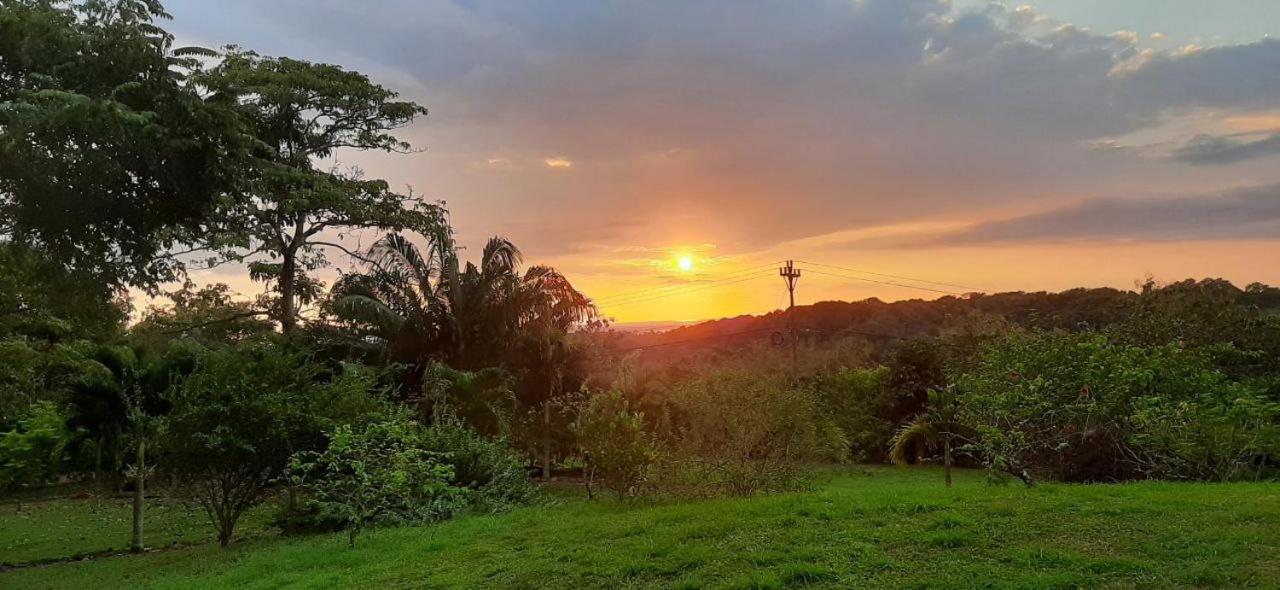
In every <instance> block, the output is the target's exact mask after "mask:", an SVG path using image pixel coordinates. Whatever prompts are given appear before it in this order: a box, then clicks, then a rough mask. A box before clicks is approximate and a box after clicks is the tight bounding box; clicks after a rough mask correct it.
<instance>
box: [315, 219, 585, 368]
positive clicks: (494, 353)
mask: <svg viewBox="0 0 1280 590" xmlns="http://www.w3.org/2000/svg"><path fill="white" fill-rule="evenodd" d="M425 237H426V243H425V244H424V247H423V248H421V249H420V248H419V247H417V246H415V245H414V244H413V243H412V242H411V241H410V240H409V239H408V238H407V237H405V236H404V235H400V234H390V235H387V236H385V237H383V238H382V239H380V240H378V242H376V243H375V244H374V245H373V246H372V247H371V248H370V250H369V252H368V255H367V256H366V258H367V260H368V269H367V271H366V272H365V273H363V274H351V275H347V276H345V277H343V279H342V280H341V281H340V282H339V283H338V284H337V285H335V288H334V311H335V312H336V313H337V314H338V316H339V317H341V318H345V319H347V320H348V321H351V322H354V323H356V324H357V325H358V326H360V327H361V328H363V329H364V330H366V331H367V333H368V334H369V335H371V336H374V337H376V338H379V339H381V340H383V341H384V342H386V343H387V347H388V349H389V350H390V351H393V352H394V353H395V354H396V356H395V357H394V358H395V359H396V360H404V361H421V360H423V359H427V358H438V359H441V360H444V361H446V362H448V363H449V364H450V365H451V366H454V367H458V368H462V369H479V368H483V367H491V366H497V365H501V364H503V363H505V362H509V361H510V360H511V353H512V351H513V349H512V347H511V346H510V345H509V343H510V342H512V341H513V340H514V339H515V338H516V337H517V334H518V333H519V332H522V331H527V330H528V329H531V328H533V327H535V326H538V327H547V328H551V329H555V330H559V331H561V332H567V331H569V330H570V329H573V328H575V327H582V326H586V325H589V324H591V323H592V322H596V321H598V319H599V312H598V311H597V310H596V308H595V305H594V304H593V303H592V302H591V300H590V299H589V298H587V297H586V296H585V295H583V294H582V293H581V292H579V291H578V290H577V289H575V288H574V287H573V285H572V284H571V283H570V282H569V280H568V279H567V278H565V276H564V275H562V274H560V273H559V272H557V271H556V270H555V269H553V268H550V267H546V266H534V267H531V268H529V269H528V270H527V271H525V272H524V273H523V274H521V273H520V262H521V258H522V257H521V254H520V250H519V249H518V248H516V246H515V245H514V244H512V243H511V242H510V241H509V240H506V239H505V238H502V237H494V238H491V239H490V240H489V241H488V243H486V244H485V247H484V250H483V251H482V252H481V256H480V260H479V264H478V265H477V264H473V263H470V262H468V263H467V264H466V266H465V267H460V266H459V265H460V262H459V259H458V252H457V245H456V244H455V243H454V241H453V236H452V233H451V231H449V229H448V227H447V226H440V227H437V228H435V231H432V232H429V233H427V234H426V235H425Z"/></svg>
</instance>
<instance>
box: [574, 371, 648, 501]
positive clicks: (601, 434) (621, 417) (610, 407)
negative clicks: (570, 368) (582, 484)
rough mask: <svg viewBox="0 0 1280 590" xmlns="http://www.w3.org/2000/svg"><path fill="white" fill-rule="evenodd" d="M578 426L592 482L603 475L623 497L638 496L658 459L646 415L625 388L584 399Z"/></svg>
mask: <svg viewBox="0 0 1280 590" xmlns="http://www.w3.org/2000/svg"><path fill="white" fill-rule="evenodd" d="M574 426H575V428H574V435H575V436H576V437H577V439H578V446H579V447H580V448H581V449H582V452H583V454H584V455H585V458H586V462H587V471H588V474H587V481H588V486H590V485H591V481H592V480H593V479H594V478H595V476H596V475H599V476H600V479H601V480H602V481H603V483H604V486H605V487H606V488H607V489H609V490H611V491H613V493H614V494H615V495H616V496H617V497H618V499H619V500H625V499H629V498H634V497H636V496H637V495H638V494H639V493H640V491H641V486H642V485H643V484H644V483H645V481H646V480H647V479H648V478H649V470H650V468H651V467H652V466H653V463H654V462H655V460H656V459H657V449H656V448H655V446H654V443H653V441H652V440H650V434H649V433H647V432H645V429H644V415H643V414H641V413H639V412H636V411H633V410H632V409H631V406H630V404H629V403H628V402H627V399H626V398H625V397H623V395H622V393H621V392H618V391H610V392H607V393H597V394H594V395H589V396H588V397H587V398H586V399H585V400H584V403H583V405H582V407H581V408H580V409H579V411H578V419H577V421H576V423H575V425H574ZM588 489H589V488H588Z"/></svg>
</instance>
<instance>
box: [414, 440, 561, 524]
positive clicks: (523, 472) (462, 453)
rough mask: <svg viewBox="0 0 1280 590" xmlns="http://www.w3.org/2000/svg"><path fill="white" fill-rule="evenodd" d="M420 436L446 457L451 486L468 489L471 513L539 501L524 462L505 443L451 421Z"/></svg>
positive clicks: (424, 445)
mask: <svg viewBox="0 0 1280 590" xmlns="http://www.w3.org/2000/svg"><path fill="white" fill-rule="evenodd" d="M418 436H419V437H420V439H421V444H422V447H423V448H424V449H425V450H427V451H429V452H432V453H438V454H440V455H441V456H443V457H446V462H447V463H448V464H449V466H450V467H451V468H452V470H453V476H452V478H451V479H450V480H449V483H450V485H452V486H454V487H457V488H462V489H466V490H469V493H468V494H467V496H466V498H467V501H468V506H469V508H470V509H471V510H474V511H477V512H501V511H505V510H508V509H510V508H513V507H516V506H520V505H524V504H529V503H531V502H533V501H534V500H535V499H537V497H538V488H537V486H535V485H534V484H533V482H531V481H529V472H528V469H526V468H525V462H524V461H523V459H522V458H521V457H520V456H519V455H517V454H515V453H513V452H512V450H511V448H510V447H509V446H507V443H506V440H504V439H500V438H498V439H494V438H488V437H485V436H483V435H481V434H480V433H478V432H476V431H475V430H473V429H471V428H469V427H468V426H466V425H465V424H463V423H460V422H458V421H456V420H451V419H445V420H441V421H438V422H436V423H434V424H432V425H430V426H428V427H425V428H423V429H421V432H420V433H419V434H418Z"/></svg>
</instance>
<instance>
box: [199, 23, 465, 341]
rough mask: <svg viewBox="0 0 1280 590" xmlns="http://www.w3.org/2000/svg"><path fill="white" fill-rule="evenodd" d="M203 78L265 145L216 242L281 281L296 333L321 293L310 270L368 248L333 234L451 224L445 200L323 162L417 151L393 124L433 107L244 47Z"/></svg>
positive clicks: (344, 74) (287, 319)
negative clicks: (412, 194)
mask: <svg viewBox="0 0 1280 590" xmlns="http://www.w3.org/2000/svg"><path fill="white" fill-rule="evenodd" d="M195 79H196V80H197V82H198V83H199V84H200V86H201V87H203V88H206V89H207V90H208V92H209V93H210V99H209V100H210V101H212V102H215V103H217V104H219V105H223V106H225V107H226V108H229V109H232V110H234V111H235V112H236V113H238V114H239V116H240V117H241V118H242V119H243V120H245V121H247V124H248V126H249V128H250V130H251V133H252V135H253V137H254V138H255V140H256V141H257V142H258V144H259V145H260V146H261V149H260V150H258V152H257V153H256V154H255V158H254V160H253V162H252V172H251V177H250V178H249V179H247V181H246V182H244V183H243V184H242V185H241V186H239V187H238V190H237V194H236V198H235V199H234V200H233V202H232V203H231V204H230V205H229V206H228V207H226V208H224V209H223V210H222V211H221V212H220V226H219V229H220V232H218V233H217V234H216V235H217V242H218V243H217V244H216V245H219V246H222V250H223V251H224V252H225V253H227V254H228V255H229V256H231V257H232V258H233V259H237V260H247V261H249V263H250V265H249V266H250V272H251V273H252V275H253V276H254V278H256V279H259V280H264V281H270V282H271V283H272V284H273V286H274V290H275V292H276V294H277V295H278V298H277V301H276V302H275V303H274V305H273V306H272V307H271V312H272V316H273V317H274V318H275V319H276V320H277V321H278V322H280V326H281V328H282V329H283V330H284V331H285V332H286V333H289V332H292V331H293V329H294V328H295V327H296V326H297V321H298V309H299V306H300V305H305V304H307V303H310V302H311V301H312V300H314V299H315V298H316V296H318V295H319V293H320V291H319V289H320V285H319V283H317V282H315V281H314V279H312V278H311V277H310V276H309V275H308V272H309V271H311V270H314V269H316V268H320V267H322V266H324V265H326V264H327V261H326V258H325V251H326V249H337V250H340V251H343V252H346V253H348V254H351V255H355V256H358V254H356V253H355V252H351V251H350V250H348V249H347V248H346V247H345V246H343V245H342V244H340V243H337V242H335V241H331V236H330V235H329V233H336V234H337V237H339V238H340V237H341V236H342V234H343V233H344V232H350V231H355V230H364V229H377V230H382V231H400V230H404V229H410V230H415V231H421V232H428V231H430V230H431V229H432V228H434V227H435V226H437V225H438V224H440V223H442V222H443V221H442V213H441V211H440V208H439V207H438V206H435V205H430V204H424V203H420V202H413V200H412V199H411V198H407V197H404V196H402V195H399V194H396V193H394V192H392V191H391V190H389V187H388V186H387V183H386V182H384V181H382V180H365V179H363V178H362V177H361V175H360V174H359V173H358V172H354V173H341V172H339V171H337V170H336V169H331V170H321V169H320V168H319V167H318V160H320V159H325V158H330V157H333V156H335V155H337V152H338V150H381V151H388V152H407V151H408V150H409V149H410V146H409V144H408V143H406V142H404V141H401V140H400V139H398V138H396V136H395V135H394V134H393V133H392V132H393V131H394V130H396V129H398V128H400V127H403V126H405V125H407V124H409V123H411V122H412V121H413V120H414V119H415V118H416V117H418V116H420V115H425V114H426V112H427V111H426V109H425V108H423V107H421V106H419V105H417V104H415V103H413V102H409V101H401V100H397V94H396V93H395V92H392V91H391V90H388V89H386V88H384V87H382V86H380V85H378V84H375V83H373V82H372V81H370V80H369V78H368V77H366V76H364V75H363V74H360V73H358V72H352V71H347V70H344V69H342V68H340V67H338V66H334V65H328V64H313V63H309V62H306V61H301V60H295V59H289V58H272V57H263V56H260V55H258V54H256V53H254V52H252V51H244V50H240V49H238V48H235V47H231V48H229V49H228V51H227V53H226V54H225V55H224V56H222V59H221V61H220V62H219V63H218V64H217V65H216V66H214V67H211V68H209V69H207V70H205V71H202V72H200V73H199V74H198V75H197V76H195ZM260 256H262V257H265V259H261V258H259V257H260Z"/></svg>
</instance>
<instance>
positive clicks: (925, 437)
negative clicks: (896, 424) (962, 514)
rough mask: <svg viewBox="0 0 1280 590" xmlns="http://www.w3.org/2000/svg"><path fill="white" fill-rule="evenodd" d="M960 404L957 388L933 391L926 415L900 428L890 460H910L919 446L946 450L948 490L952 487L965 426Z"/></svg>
mask: <svg viewBox="0 0 1280 590" xmlns="http://www.w3.org/2000/svg"><path fill="white" fill-rule="evenodd" d="M958 404H959V400H958V397H957V396H956V392H955V389H954V388H952V387H946V388H943V389H931V390H929V405H928V409H927V410H925V412H923V413H921V414H919V415H918V416H916V417H915V418H914V419H913V420H911V422H909V423H907V424H906V425H904V426H903V427H902V428H900V429H899V430H898V432H897V434H895V435H894V437H893V440H892V441H891V443H890V445H891V446H890V450H889V458H890V459H891V460H892V461H893V462H894V463H895V464H898V465H905V464H906V463H907V462H908V461H909V460H910V453H911V452H912V449H915V448H918V447H919V446H926V447H937V446H941V447H942V464H943V466H944V468H945V470H946V481H947V487H951V465H952V451H953V447H954V446H955V441H956V440H957V439H960V438H961V436H960V434H959V433H960V431H961V430H962V427H961V426H960V424H959V423H958V422H957V421H956V410H957V407H958Z"/></svg>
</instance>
